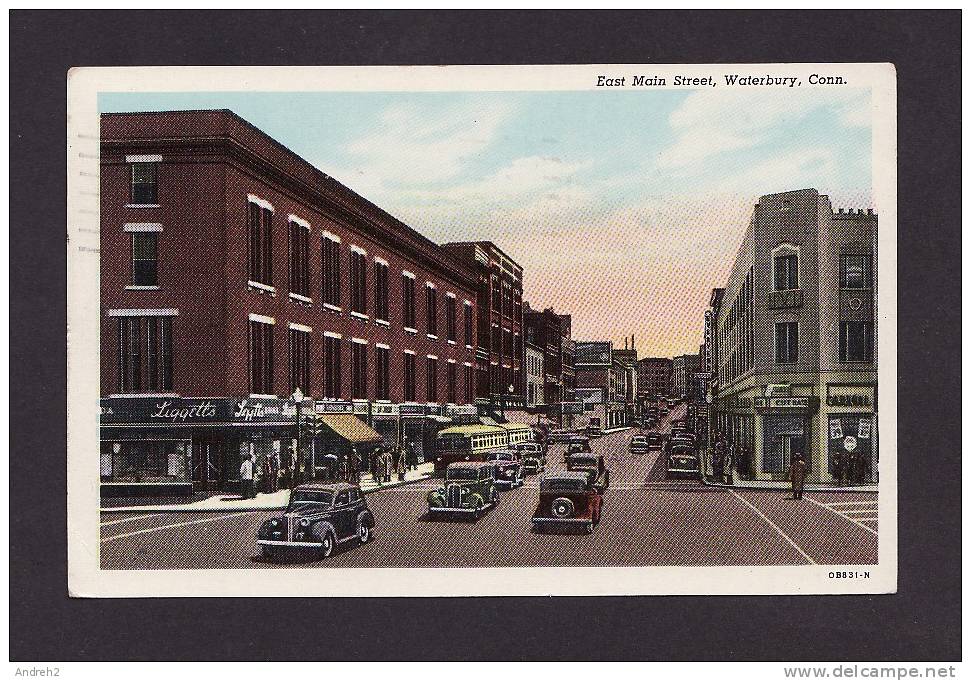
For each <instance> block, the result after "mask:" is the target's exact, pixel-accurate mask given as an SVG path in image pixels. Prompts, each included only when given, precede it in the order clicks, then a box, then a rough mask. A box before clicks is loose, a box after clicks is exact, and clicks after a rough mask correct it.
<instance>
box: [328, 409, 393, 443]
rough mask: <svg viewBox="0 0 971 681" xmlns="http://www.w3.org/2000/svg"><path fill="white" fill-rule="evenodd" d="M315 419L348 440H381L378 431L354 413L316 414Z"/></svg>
mask: <svg viewBox="0 0 971 681" xmlns="http://www.w3.org/2000/svg"><path fill="white" fill-rule="evenodd" d="M316 417H317V419H318V420H319V421H321V422H322V423H323V424H324V425H325V426H327V427H328V428H330V429H331V430H332V431H334V432H335V433H337V435H339V436H340V437H342V438H344V439H345V440H347V441H348V442H354V443H358V442H381V441H382V437H381V435H380V434H379V433H378V431H376V430H374V428H372V427H371V426H369V425H368V424H366V423H364V421H362V420H361V419H359V418H358V417H356V416H355V415H354V414H317V415H316Z"/></svg>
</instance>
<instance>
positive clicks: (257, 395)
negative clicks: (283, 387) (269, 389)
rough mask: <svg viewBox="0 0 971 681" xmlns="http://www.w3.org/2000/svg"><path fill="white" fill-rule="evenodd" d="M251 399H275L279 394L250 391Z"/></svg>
mask: <svg viewBox="0 0 971 681" xmlns="http://www.w3.org/2000/svg"><path fill="white" fill-rule="evenodd" d="M249 396H250V399H251V400H275V399H277V395H260V394H259V393H250V395H249Z"/></svg>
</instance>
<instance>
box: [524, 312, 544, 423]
mask: <svg viewBox="0 0 971 681" xmlns="http://www.w3.org/2000/svg"><path fill="white" fill-rule="evenodd" d="M545 357H546V353H545V352H544V351H543V348H541V347H539V346H538V345H536V344H535V343H533V342H532V341H531V340H530V336H529V328H527V329H526V362H525V366H526V406H527V407H545V406H546V400H545V393H544V389H543V388H544V385H545V380H544V376H545V372H544V369H543V360H544V359H545Z"/></svg>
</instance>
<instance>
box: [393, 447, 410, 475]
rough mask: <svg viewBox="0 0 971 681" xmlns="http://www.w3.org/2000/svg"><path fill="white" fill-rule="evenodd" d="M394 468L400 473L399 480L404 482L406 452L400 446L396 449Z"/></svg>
mask: <svg viewBox="0 0 971 681" xmlns="http://www.w3.org/2000/svg"><path fill="white" fill-rule="evenodd" d="M394 469H395V472H397V474H398V482H403V481H404V479H405V471H406V470H407V467H406V465H405V453H404V452H403V451H401V448H400V447H395V449H394Z"/></svg>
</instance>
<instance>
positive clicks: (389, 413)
mask: <svg viewBox="0 0 971 681" xmlns="http://www.w3.org/2000/svg"><path fill="white" fill-rule="evenodd" d="M397 415H398V405H397V404H378V403H375V404H373V405H372V406H371V416H374V417H386V418H387V417H391V418H393V417H395V416H397Z"/></svg>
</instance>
